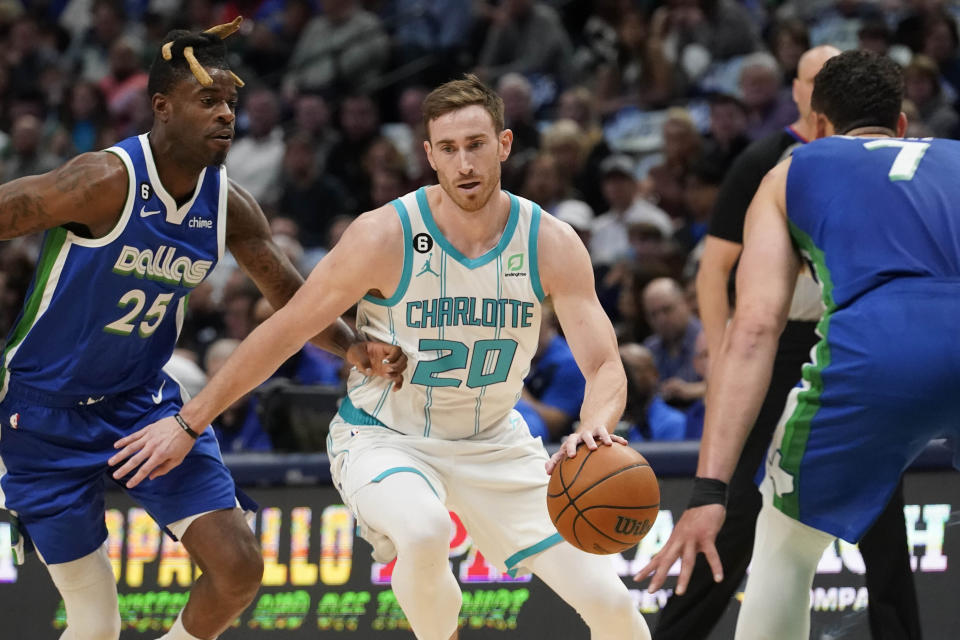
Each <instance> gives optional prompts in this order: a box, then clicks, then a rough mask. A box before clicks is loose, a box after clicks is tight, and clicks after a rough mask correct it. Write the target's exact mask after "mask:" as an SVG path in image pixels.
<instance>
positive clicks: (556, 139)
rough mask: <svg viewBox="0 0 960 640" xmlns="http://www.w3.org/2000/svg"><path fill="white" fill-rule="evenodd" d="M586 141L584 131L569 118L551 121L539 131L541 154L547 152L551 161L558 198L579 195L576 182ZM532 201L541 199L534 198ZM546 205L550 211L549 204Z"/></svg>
mask: <svg viewBox="0 0 960 640" xmlns="http://www.w3.org/2000/svg"><path fill="white" fill-rule="evenodd" d="M589 144H590V142H589V140H588V139H587V135H586V133H584V131H583V130H582V129H581V128H580V125H579V124H577V123H576V122H574V121H573V120H567V119H559V120H555V121H554V122H553V124H551V125H549V126H548V127H546V129H544V131H543V135H542V136H541V145H540V149H541V155H542V154H547V155H549V156H551V157H552V158H553V160H554V165H555V167H556V172H557V180H558V181H559V183H560V186H559V192H560V194H561V198H562V199H567V198H580V197H582V195H581V193H580V190H579V189H577V188H576V184H577V183H578V182H580V179H581V175H582V174H583V169H584V161H585V160H586V153H587V150H588V146H589ZM534 201H535V202H541V201H540V200H536V198H534ZM541 204H542V202H541ZM546 208H547V209H548V210H549V211H553V208H552V207H546Z"/></svg>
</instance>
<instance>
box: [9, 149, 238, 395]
mask: <svg viewBox="0 0 960 640" xmlns="http://www.w3.org/2000/svg"><path fill="white" fill-rule="evenodd" d="M108 152H110V153H113V154H115V155H117V156H118V157H119V158H120V159H121V160H122V161H123V163H124V165H125V166H126V168H127V176H128V191H127V199H126V204H125V205H124V208H123V212H122V214H121V216H120V220H119V222H118V223H117V225H116V226H115V227H114V229H113V230H112V231H110V233H109V234H107V235H106V236H105V237H103V238H98V239H86V238H82V237H80V236H78V235H76V234H74V233H73V232H71V231H68V230H67V229H64V228H63V227H58V228H55V229H50V230H49V231H47V232H46V234H45V236H44V240H43V249H42V251H41V254H40V259H39V261H38V263H37V268H36V273H35V274H34V279H33V282H32V284H31V286H30V289H29V291H28V293H27V299H26V302H25V304H24V308H23V310H22V311H21V312H20V316H19V317H18V319H17V322H16V323H15V324H14V327H13V329H12V331H11V333H10V335H9V336H8V338H7V343H6V348H5V350H4V353H3V360H2V363H0V365H2V368H0V375H2V388H0V398H2V397H3V396H4V395H5V394H6V392H7V389H8V387H9V386H10V385H13V386H17V387H26V388H27V389H34V390H37V391H40V392H43V393H45V394H50V395H57V396H88V397H89V398H92V399H94V400H96V399H98V398H99V397H101V396H109V395H112V394H116V393H119V392H122V391H126V390H128V389H133V388H135V387H138V386H141V385H143V384H146V383H148V382H151V381H153V380H155V379H156V377H157V374H158V370H159V369H160V367H162V366H163V365H164V364H165V363H166V362H167V360H168V359H169V358H170V354H171V353H172V352H173V348H174V346H175V345H176V342H177V337H178V335H179V333H180V328H181V326H182V324H183V316H184V312H185V310H186V305H187V296H188V295H189V294H190V292H191V290H193V288H194V287H196V286H197V285H198V284H200V282H201V281H202V280H203V279H204V278H205V277H206V275H207V274H208V273H210V271H211V270H212V269H213V267H214V265H215V264H216V262H217V260H218V259H219V258H220V257H221V256H222V254H223V247H224V240H225V228H226V209H227V188H228V186H227V185H228V183H227V177H226V172H225V171H224V170H223V168H222V167H215V166H211V167H207V168H206V169H205V170H204V171H203V172H202V173H201V174H200V178H199V180H198V182H197V187H196V190H195V191H194V193H193V196H192V197H191V198H190V200H189V201H188V202H187V203H186V204H184V205H183V206H181V207H179V208H178V207H177V205H176V202H175V201H174V199H173V197H171V196H170V195H169V194H168V193H167V192H166V191H165V190H164V188H163V185H162V184H161V183H160V180H159V178H158V177H157V169H156V165H155V164H154V161H153V156H152V154H151V151H150V143H149V141H148V140H147V136H146V134H144V135H141V136H139V137H132V138H128V139H126V140H124V141H122V142H120V143H119V144H117V145H116V146H114V147H111V148H110V149H108Z"/></svg>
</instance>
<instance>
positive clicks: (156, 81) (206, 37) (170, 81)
mask: <svg viewBox="0 0 960 640" xmlns="http://www.w3.org/2000/svg"><path fill="white" fill-rule="evenodd" d="M241 21H242V18H241V17H240V16H237V18H236V19H234V21H233V22H228V23H226V24H221V25H217V26H215V27H211V28H210V29H207V30H206V31H200V32H195V31H185V30H183V29H177V30H174V31H171V32H170V33H168V34H167V35H166V36H165V37H164V38H163V45H162V46H161V47H160V51H159V53H157V56H156V57H155V58H154V59H153V64H151V65H150V78H149V80H148V81H147V92H148V93H149V94H150V95H151V96H152V95H153V94H155V93H169V92H170V90H171V89H172V88H173V86H174V85H175V84H176V83H177V82H179V81H180V80H182V79H183V78H185V77H186V76H187V75H192V76H193V77H195V78H196V79H197V82H199V83H200V84H202V85H203V86H205V87H209V86H210V85H211V84H213V79H212V78H211V77H210V74H209V73H207V71H206V68H214V69H224V70H225V71H230V63H229V62H228V61H227V47H226V46H225V45H224V44H223V40H224V38H226V37H227V36H229V35H230V34H232V33H233V32H235V31H236V30H237V29H239V28H240V22H241ZM205 67H206V68H205ZM230 75H232V76H233V81H234V82H235V83H236V84H237V86H240V87H242V86H243V80H241V79H240V78H238V77H237V76H236V74H234V73H233V72H232V71H230Z"/></svg>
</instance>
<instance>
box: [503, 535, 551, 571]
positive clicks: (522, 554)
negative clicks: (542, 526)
mask: <svg viewBox="0 0 960 640" xmlns="http://www.w3.org/2000/svg"><path fill="white" fill-rule="evenodd" d="M561 542H563V536H561V535H560V534H559V533H555V534H553V535H552V536H550V537H549V538H544V539H543V540H541V541H540V542H538V543H537V544H535V545H533V546H531V547H527V548H526V549H521V550H520V551H517V552H516V553H515V554H513V555H512V556H510V557H509V558H507V561H506V562H505V563H504V564H505V565H506V566H507V575H509V576H510V577H511V578H516V577H517V570H518V567H517V565H518V564H520V562H521V561H522V560H526V559H527V558H529V557H530V556H532V555H535V554H537V553H540V552H541V551H546V550H547V549H549V548H550V547H552V546H554V545H557V544H560V543H561Z"/></svg>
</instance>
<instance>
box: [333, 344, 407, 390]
mask: <svg viewBox="0 0 960 640" xmlns="http://www.w3.org/2000/svg"><path fill="white" fill-rule="evenodd" d="M346 360H347V362H349V363H350V364H351V365H353V366H354V367H355V368H356V369H358V370H359V371H361V372H363V373H364V374H366V375H368V376H380V377H382V378H386V379H387V380H390V381H391V382H393V390H394V391H396V390H397V389H399V388H400V387H402V386H403V372H404V370H405V369H406V368H407V356H406V354H404V353H403V351H402V350H401V349H400V347H398V346H397V345H393V344H386V343H384V342H374V341H367V342H355V343H353V344H352V345H350V348H349V349H347V353H346Z"/></svg>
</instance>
